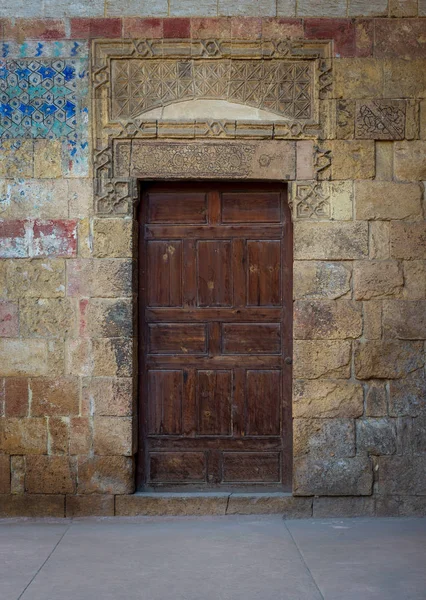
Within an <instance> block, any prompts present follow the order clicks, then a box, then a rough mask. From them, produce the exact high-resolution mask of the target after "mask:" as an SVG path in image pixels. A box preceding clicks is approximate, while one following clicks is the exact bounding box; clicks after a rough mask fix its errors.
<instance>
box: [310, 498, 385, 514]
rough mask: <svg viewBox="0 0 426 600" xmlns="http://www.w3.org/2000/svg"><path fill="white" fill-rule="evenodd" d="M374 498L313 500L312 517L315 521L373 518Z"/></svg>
mask: <svg viewBox="0 0 426 600" xmlns="http://www.w3.org/2000/svg"><path fill="white" fill-rule="evenodd" d="M374 510H375V506H374V498H373V497H371V498H368V497H365V496H358V497H356V496H355V497H352V498H348V497H347V496H346V497H345V496H343V497H342V498H338V497H336V498H325V497H322V498H321V497H320V498H314V505H313V517H314V518H315V519H326V518H329V517H330V518H334V519H336V518H352V517H373V516H374Z"/></svg>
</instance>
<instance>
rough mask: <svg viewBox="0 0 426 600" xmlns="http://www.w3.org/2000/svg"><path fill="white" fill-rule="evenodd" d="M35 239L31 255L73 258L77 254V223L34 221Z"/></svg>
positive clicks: (70, 221) (72, 221)
mask: <svg viewBox="0 0 426 600" xmlns="http://www.w3.org/2000/svg"><path fill="white" fill-rule="evenodd" d="M33 235H34V238H33V245H32V249H31V250H30V255H32V256H36V257H37V256H47V257H49V258H54V257H62V256H63V257H73V256H76V254H77V221H76V220H74V219H70V220H67V221H65V220H60V219H56V220H50V221H41V220H36V221H34V234H33Z"/></svg>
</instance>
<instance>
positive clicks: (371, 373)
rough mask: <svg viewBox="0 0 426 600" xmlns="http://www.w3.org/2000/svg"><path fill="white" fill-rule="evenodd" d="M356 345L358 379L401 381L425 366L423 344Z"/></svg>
mask: <svg viewBox="0 0 426 600" xmlns="http://www.w3.org/2000/svg"><path fill="white" fill-rule="evenodd" d="M354 343H355V374H356V377H357V378H358V379H399V378H401V377H405V376H406V375H407V374H408V373H411V372H412V371H415V370H416V369H420V368H421V367H423V365H424V358H423V352H422V343H421V342H402V341H394V340H389V341H383V342H382V341H366V342H354Z"/></svg>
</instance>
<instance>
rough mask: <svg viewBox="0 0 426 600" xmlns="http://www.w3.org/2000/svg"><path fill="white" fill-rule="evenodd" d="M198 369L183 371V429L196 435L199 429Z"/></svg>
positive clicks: (186, 433) (193, 435)
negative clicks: (197, 421)
mask: <svg viewBox="0 0 426 600" xmlns="http://www.w3.org/2000/svg"><path fill="white" fill-rule="evenodd" d="M196 387H197V371H196V369H185V370H184V372H183V400H182V430H183V434H184V435H186V436H189V437H195V434H196V431H197V423H196V415H197V389H196Z"/></svg>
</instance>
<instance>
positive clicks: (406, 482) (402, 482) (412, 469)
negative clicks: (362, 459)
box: [377, 456, 426, 496]
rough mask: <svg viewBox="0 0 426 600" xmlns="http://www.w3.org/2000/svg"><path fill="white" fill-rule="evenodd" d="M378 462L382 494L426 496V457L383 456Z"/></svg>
mask: <svg viewBox="0 0 426 600" xmlns="http://www.w3.org/2000/svg"><path fill="white" fill-rule="evenodd" d="M377 460H378V466H379V469H378V480H379V486H378V490H379V493H380V494H410V495H420V496H425V495H426V477H425V473H426V456H381V457H379V458H378V459H377Z"/></svg>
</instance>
